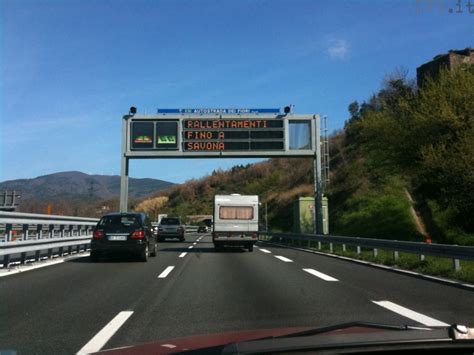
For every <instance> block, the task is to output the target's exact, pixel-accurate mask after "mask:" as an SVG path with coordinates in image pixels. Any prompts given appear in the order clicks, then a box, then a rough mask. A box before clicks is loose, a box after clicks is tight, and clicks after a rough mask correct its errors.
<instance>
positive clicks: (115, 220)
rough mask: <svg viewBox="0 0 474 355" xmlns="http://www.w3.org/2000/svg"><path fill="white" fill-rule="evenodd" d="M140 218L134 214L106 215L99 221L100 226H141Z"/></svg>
mask: <svg viewBox="0 0 474 355" xmlns="http://www.w3.org/2000/svg"><path fill="white" fill-rule="evenodd" d="M139 226H140V219H139V218H138V217H136V216H133V215H124V216H105V217H102V219H101V220H100V221H99V227H103V228H106V227H114V228H119V227H139Z"/></svg>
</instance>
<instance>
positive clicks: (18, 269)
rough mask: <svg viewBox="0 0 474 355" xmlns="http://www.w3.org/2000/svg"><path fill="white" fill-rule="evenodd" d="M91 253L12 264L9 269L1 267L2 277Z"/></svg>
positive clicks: (0, 275) (0, 273)
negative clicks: (33, 262) (24, 263)
mask: <svg viewBox="0 0 474 355" xmlns="http://www.w3.org/2000/svg"><path fill="white" fill-rule="evenodd" d="M89 254H90V253H83V254H78V255H77V256H76V255H72V256H68V257H65V258H62V259H60V260H52V261H49V260H47V261H40V264H32V265H31V264H26V265H21V266H20V265H18V266H15V267H14V268H12V267H11V266H10V268H8V269H4V268H2V269H0V270H1V271H0V277H4V276H11V275H15V274H19V273H22V272H27V271H31V270H35V269H40V268H42V267H46V266H51V265H57V264H61V263H64V262H65V261H68V260H73V259H77V258H83V257H86V256H89Z"/></svg>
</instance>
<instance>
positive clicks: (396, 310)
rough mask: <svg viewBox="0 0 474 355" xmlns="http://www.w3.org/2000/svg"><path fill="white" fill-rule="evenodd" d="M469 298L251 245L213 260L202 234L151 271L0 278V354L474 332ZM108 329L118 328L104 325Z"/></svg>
mask: <svg viewBox="0 0 474 355" xmlns="http://www.w3.org/2000/svg"><path fill="white" fill-rule="evenodd" d="M473 296H474V292H473V291H469V290H465V289H460V288H456V287H452V286H448V285H444V284H440V283H436V282H433V281H428V280H423V279H419V278H415V277H412V276H409V275H402V274H398V273H394V272H390V271H386V270H382V269H377V268H373V267H370V266H366V265H361V264H356V263H351V262H348V261H344V260H339V259H335V258H331V257H325V256H321V255H316V254H312V253H307V252H303V251H298V250H293V249H287V248H283V247H276V246H271V245H268V244H263V243H259V244H258V247H257V248H255V249H254V252H253V253H250V252H247V251H244V250H243V249H233V250H228V251H224V252H215V251H214V249H213V245H212V241H211V237H210V235H209V234H206V235H203V234H196V233H193V234H189V235H188V236H187V240H186V242H183V243H180V242H175V241H168V242H165V243H160V248H159V253H158V256H157V257H156V258H150V259H149V262H148V263H142V262H138V261H135V260H123V259H118V258H112V259H107V260H101V261H99V262H98V263H91V262H90V260H89V257H87V256H85V257H80V258H76V259H73V260H70V261H67V262H64V263H60V264H57V265H53V266H49V267H44V268H40V269H36V270H31V271H28V272H22V273H18V274H15V275H11V276H7V277H1V278H0V304H1V307H0V319H1V322H0V350H1V349H16V350H18V351H19V352H20V353H21V354H52V353H54V354H62V353H64V354H71V353H77V352H82V353H87V352H88V351H97V350H99V349H101V348H102V349H109V348H115V347H122V346H127V345H134V344H140V343H146V342H152V341H157V340H163V339H170V338H176V337H182V336H189V335H199V334H211V333H218V332H224V331H233V330H254V329H264V328H281V327H300V326H315V327H317V326H325V325H332V324H336V323H342V322H349V321H369V322H376V323H389V324H409V325H423V324H425V325H440V324H452V323H460V324H466V325H471V326H473V325H474V307H473V306H472V300H473ZM112 320H114V321H113V322H112V323H109V322H111V321H112Z"/></svg>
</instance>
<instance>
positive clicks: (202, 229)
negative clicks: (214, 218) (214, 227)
mask: <svg viewBox="0 0 474 355" xmlns="http://www.w3.org/2000/svg"><path fill="white" fill-rule="evenodd" d="M210 229H211V228H210V227H208V226H199V227H198V233H207V232H209V231H210Z"/></svg>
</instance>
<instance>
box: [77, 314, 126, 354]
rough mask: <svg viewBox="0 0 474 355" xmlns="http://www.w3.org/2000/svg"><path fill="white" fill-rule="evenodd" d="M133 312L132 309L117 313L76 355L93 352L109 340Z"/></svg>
mask: <svg viewBox="0 0 474 355" xmlns="http://www.w3.org/2000/svg"><path fill="white" fill-rule="evenodd" d="M132 314H133V311H122V312H120V313H119V314H117V315H116V316H115V317H114V319H112V320H111V321H110V322H109V323H108V324H107V325H106V326H105V327H104V328H102V329H101V331H100V332H98V333H97V334H96V335H95V336H94V337H93V338H92V339H91V340H89V342H88V343H87V344H86V345H84V346H83V347H82V349H81V350H79V351H78V352H77V354H78V355H83V354H90V353H95V352H97V351H99V350H100V349H102V347H103V346H104V345H105V344H106V343H107V342H108V341H109V339H110V338H112V336H113V335H114V334H115V333H116V332H117V330H119V329H120V327H121V326H122V325H123V324H124V323H125V322H126V321H127V319H128V318H129V317H130V316H131V315H132Z"/></svg>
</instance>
